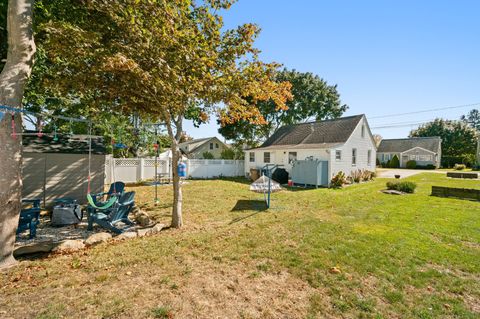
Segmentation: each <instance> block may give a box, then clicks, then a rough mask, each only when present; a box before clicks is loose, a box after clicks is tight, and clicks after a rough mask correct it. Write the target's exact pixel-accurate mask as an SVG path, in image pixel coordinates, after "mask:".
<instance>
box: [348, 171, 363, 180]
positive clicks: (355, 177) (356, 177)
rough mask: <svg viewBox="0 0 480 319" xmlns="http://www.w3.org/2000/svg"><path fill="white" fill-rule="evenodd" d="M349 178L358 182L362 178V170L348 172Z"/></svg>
mask: <svg viewBox="0 0 480 319" xmlns="http://www.w3.org/2000/svg"><path fill="white" fill-rule="evenodd" d="M350 179H351V180H352V182H353V183H360V181H361V180H362V171H361V170H359V169H357V170H356V171H352V172H351V173H350Z"/></svg>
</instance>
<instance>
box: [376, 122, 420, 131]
mask: <svg viewBox="0 0 480 319" xmlns="http://www.w3.org/2000/svg"><path fill="white" fill-rule="evenodd" d="M425 123H426V122H415V123H408V124H393V125H385V126H375V127H372V130H378V129H386V128H399V127H411V126H418V125H421V124H425Z"/></svg>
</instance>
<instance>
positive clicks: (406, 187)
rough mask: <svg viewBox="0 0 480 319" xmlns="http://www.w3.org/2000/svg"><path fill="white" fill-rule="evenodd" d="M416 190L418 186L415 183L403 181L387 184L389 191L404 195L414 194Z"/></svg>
mask: <svg viewBox="0 0 480 319" xmlns="http://www.w3.org/2000/svg"><path fill="white" fill-rule="evenodd" d="M415 188H417V184H415V183H414V182H407V181H402V182H397V181H394V182H387V189H392V190H396V191H400V192H404V193H410V194H412V193H414V192H415Z"/></svg>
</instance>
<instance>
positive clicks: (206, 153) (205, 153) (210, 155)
mask: <svg viewBox="0 0 480 319" xmlns="http://www.w3.org/2000/svg"><path fill="white" fill-rule="evenodd" d="M202 157H203V159H214V158H215V156H213V154H212V153H210V152H209V151H206V152H203V154H202Z"/></svg>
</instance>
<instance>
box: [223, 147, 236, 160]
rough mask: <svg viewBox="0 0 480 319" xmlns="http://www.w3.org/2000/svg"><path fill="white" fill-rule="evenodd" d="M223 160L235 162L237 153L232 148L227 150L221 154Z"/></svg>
mask: <svg viewBox="0 0 480 319" xmlns="http://www.w3.org/2000/svg"><path fill="white" fill-rule="evenodd" d="M220 158H221V159H225V160H233V159H235V151H234V150H233V149H231V148H225V149H224V150H223V151H222V153H221V154H220Z"/></svg>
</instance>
